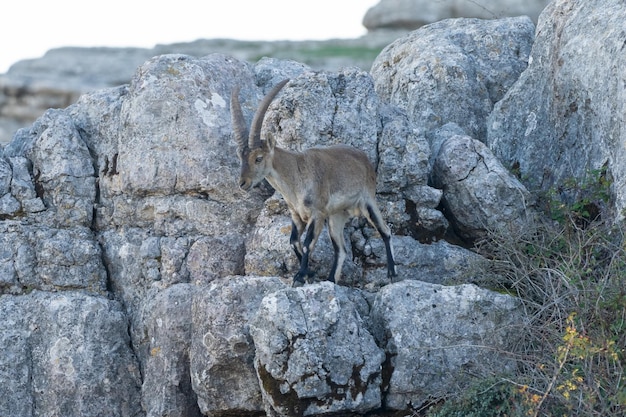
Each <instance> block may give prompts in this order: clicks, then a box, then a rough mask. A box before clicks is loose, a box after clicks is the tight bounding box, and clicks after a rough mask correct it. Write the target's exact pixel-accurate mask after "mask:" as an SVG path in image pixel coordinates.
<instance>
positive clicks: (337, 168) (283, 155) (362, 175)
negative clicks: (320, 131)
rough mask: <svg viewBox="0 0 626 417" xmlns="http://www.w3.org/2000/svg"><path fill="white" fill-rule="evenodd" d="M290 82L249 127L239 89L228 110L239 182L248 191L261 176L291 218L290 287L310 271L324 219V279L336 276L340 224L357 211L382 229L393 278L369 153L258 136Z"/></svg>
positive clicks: (338, 273)
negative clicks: (327, 252) (288, 146)
mask: <svg viewBox="0 0 626 417" xmlns="http://www.w3.org/2000/svg"><path fill="white" fill-rule="evenodd" d="M288 81H289V80H284V81H282V82H280V83H278V84H277V85H276V86H275V87H274V88H273V89H272V90H271V91H270V92H269V93H268V94H267V95H266V96H265V98H264V99H263V101H262V102H261V103H260V104H259V107H258V109H257V111H256V113H255V115H254V118H253V120H252V126H251V129H250V130H249V131H248V129H247V126H246V124H245V121H244V118H243V113H242V110H241V105H240V103H239V88H238V87H237V88H235V89H234V91H233V93H232V97H231V102H230V103H231V104H230V110H231V116H232V122H233V130H234V132H235V141H236V142H237V146H238V154H239V159H240V160H241V177H240V182H239V186H240V187H241V188H242V189H243V190H249V189H250V188H252V187H254V186H255V185H257V184H258V183H260V182H261V181H262V180H263V179H264V178H265V179H267V181H268V182H269V183H270V184H271V185H272V187H274V188H275V189H276V190H278V192H280V193H281V194H282V195H283V198H284V199H285V201H286V202H287V206H288V207H289V211H290V212H291V220H292V225H291V226H292V229H291V238H290V241H291V245H292V247H293V249H294V252H295V253H296V256H297V257H298V260H299V261H300V270H299V271H298V273H297V274H296V275H295V277H294V281H293V284H294V286H296V285H301V284H303V283H304V280H305V278H306V277H308V276H310V275H311V272H310V271H309V256H310V254H311V252H312V251H313V248H314V247H315V243H316V242H317V239H318V237H319V235H320V233H321V232H322V229H323V228H324V224H325V223H328V233H329V235H330V239H331V241H332V244H333V248H334V250H335V259H334V262H333V266H332V268H331V270H330V274H329V275H328V280H329V281H332V282H335V281H336V280H338V279H339V277H340V276H341V267H342V265H343V262H344V260H345V257H346V249H345V242H344V237H343V229H344V226H345V224H346V222H347V221H348V219H349V218H351V217H356V216H363V217H365V218H366V219H367V220H368V221H369V222H370V223H371V224H372V225H373V226H374V227H375V228H376V229H377V230H378V232H379V233H380V235H381V237H382V239H383V241H384V243H385V249H386V253H387V274H388V276H389V277H390V278H392V279H393V277H395V276H396V267H395V262H394V259H393V250H392V247H391V232H390V230H389V227H388V226H387V224H386V223H385V222H384V221H383V219H382V216H381V214H380V210H379V209H378V206H377V205H376V173H375V171H374V167H373V166H372V164H371V163H370V161H369V159H368V158H367V156H366V155H365V154H364V153H363V152H362V151H360V150H358V149H356V148H353V147H351V146H345V145H335V146H329V147H316V148H311V149H307V150H305V151H304V152H291V151H288V150H285V149H281V148H279V147H277V146H276V143H275V140H274V139H273V138H268V139H267V140H261V126H262V124H263V118H264V116H265V112H266V111H267V108H268V107H269V105H270V103H271V102H272V100H273V99H274V97H275V96H276V95H277V94H278V92H279V91H280V90H281V89H282V88H283V86H284V85H285V84H286V83H287V82H288ZM305 230H306V236H305V238H304V243H302V242H301V236H302V234H303V233H304V232H305Z"/></svg>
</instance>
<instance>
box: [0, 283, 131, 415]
mask: <svg viewBox="0 0 626 417" xmlns="http://www.w3.org/2000/svg"><path fill="white" fill-rule="evenodd" d="M0 314H1V315H2V318H3V319H2V323H1V324H0V348H1V349H2V355H0V380H2V381H3V384H2V385H1V387H0V414H1V415H6V416H16V415H20V416H26V415H64V416H72V415H73V416H79V415H80V416H85V417H92V416H93V417H95V416H101V417H104V416H120V417H135V416H139V415H142V410H141V406H140V384H141V380H140V373H139V366H138V362H137V359H136V358H135V356H134V355H133V352H132V350H131V349H130V340H129V335H128V332H127V326H128V322H127V320H126V317H125V315H124V312H123V311H122V308H121V306H120V304H119V303H117V302H115V301H111V300H108V299H106V298H104V297H101V296H91V295H87V294H84V293H80V292H73V291H65V292H62V293H57V294H54V293H49V292H41V291H33V292H32V293H30V294H27V295H19V296H13V295H2V296H0Z"/></svg>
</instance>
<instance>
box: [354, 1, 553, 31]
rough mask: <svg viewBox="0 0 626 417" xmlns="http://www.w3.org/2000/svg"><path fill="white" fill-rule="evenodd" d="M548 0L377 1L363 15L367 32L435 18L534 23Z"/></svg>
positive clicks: (415, 24)
mask: <svg viewBox="0 0 626 417" xmlns="http://www.w3.org/2000/svg"><path fill="white" fill-rule="evenodd" d="M548 3H549V1H548V0H478V1H470V0H439V1H429V0H381V1H380V2H379V3H378V4H376V5H375V6H373V7H371V8H370V9H369V10H368V11H367V13H365V16H364V17H363V26H365V27H366V28H367V29H368V30H370V31H377V30H389V29H396V30H398V29H404V30H413V29H417V28H419V27H420V26H423V25H426V24H429V23H434V22H437V21H439V20H444V19H450V18H459V17H474V18H480V19H495V18H503V17H515V16H522V15H524V16H529V17H530V18H531V19H532V20H533V21H534V22H536V21H537V18H538V16H539V13H541V11H542V10H543V8H544V7H546V5H547V4H548Z"/></svg>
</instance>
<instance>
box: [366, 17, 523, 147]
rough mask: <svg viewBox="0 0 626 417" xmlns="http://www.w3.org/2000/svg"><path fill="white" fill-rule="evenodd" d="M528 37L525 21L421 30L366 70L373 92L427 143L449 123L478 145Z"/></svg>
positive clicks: (450, 23)
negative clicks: (403, 114)
mask: <svg viewBox="0 0 626 417" xmlns="http://www.w3.org/2000/svg"><path fill="white" fill-rule="evenodd" d="M533 37H534V25H533V23H532V21H531V20H530V19H529V18H528V17H518V18H508V19H500V20H491V21H485V20H478V19H450V20H444V21H441V22H437V23H433V24H431V25H428V26H424V27H422V28H420V29H418V30H416V31H414V32H411V33H410V34H408V35H407V36H405V37H403V38H400V39H398V40H396V41H394V42H393V43H391V44H390V45H389V46H387V47H386V48H385V49H383V51H382V52H381V53H380V55H378V57H377V58H376V60H375V61H374V63H373V64H372V70H371V74H372V77H373V78H374V81H375V86H376V92H377V93H378V95H379V96H380V99H381V100H382V101H383V102H385V103H390V104H393V105H396V106H398V107H400V108H401V109H403V110H405V111H406V113H407V115H408V117H409V120H410V121H411V122H412V123H413V125H415V126H418V127H419V128H420V129H421V131H422V132H424V134H426V136H427V137H428V135H429V133H430V132H432V131H433V130H435V129H437V128H438V127H440V126H442V125H444V124H446V123H449V122H454V123H456V124H458V125H459V126H460V127H461V128H462V129H463V130H464V131H465V133H466V134H468V135H469V136H472V137H474V138H476V139H479V140H482V141H484V140H485V139H486V130H487V126H486V119H487V117H488V115H489V113H490V112H491V110H492V108H493V106H494V104H495V103H496V102H497V101H499V100H500V99H501V98H502V97H503V96H504V94H505V93H506V91H507V90H508V89H509V88H510V87H511V85H513V83H514V82H515V81H516V80H517V78H518V77H519V75H520V74H521V72H522V71H523V70H524V69H525V68H526V65H527V59H528V55H529V53H530V48H531V46H532V42H533Z"/></svg>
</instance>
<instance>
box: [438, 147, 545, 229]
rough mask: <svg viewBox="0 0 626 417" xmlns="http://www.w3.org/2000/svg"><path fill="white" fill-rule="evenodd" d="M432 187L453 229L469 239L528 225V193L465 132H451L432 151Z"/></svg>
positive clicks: (530, 199)
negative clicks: (437, 190) (437, 191)
mask: <svg viewBox="0 0 626 417" xmlns="http://www.w3.org/2000/svg"><path fill="white" fill-rule="evenodd" d="M434 158H435V160H434V164H433V170H432V173H431V176H432V182H433V185H434V186H435V187H437V188H440V189H442V190H443V199H442V202H443V207H444V209H445V210H446V214H447V216H448V218H449V219H450V221H451V223H452V225H453V228H454V230H455V231H456V233H457V235H459V236H460V237H462V238H464V239H467V240H469V241H471V240H472V239H477V238H480V237H485V236H486V235H487V233H488V232H490V231H495V230H497V229H498V228H501V229H502V230H503V231H505V232H506V233H513V234H514V233H516V231H519V230H521V229H522V228H523V227H524V226H525V225H526V224H528V221H529V218H530V216H531V213H532V210H531V206H532V204H533V201H532V198H531V195H530V193H529V192H528V191H527V190H526V187H524V186H523V185H522V184H521V183H520V182H519V181H518V180H517V178H515V176H514V175H513V174H511V173H510V172H509V171H508V170H507V169H506V168H504V167H503V166H502V165H501V164H500V162H499V161H498V159H497V158H496V157H495V156H494V155H493V153H492V152H491V151H490V150H489V148H488V147H487V146H486V145H485V144H484V143H482V142H480V141H478V140H476V139H472V138H471V137H469V136H463V135H452V136H448V138H447V139H445V140H444V141H443V143H441V144H440V145H439V147H438V149H437V151H436V153H435V157H434Z"/></svg>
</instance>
